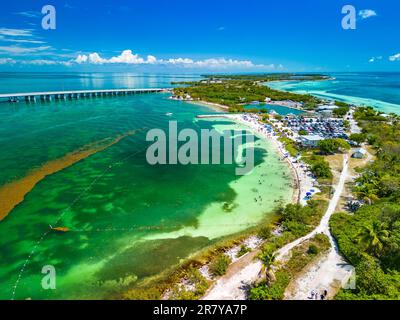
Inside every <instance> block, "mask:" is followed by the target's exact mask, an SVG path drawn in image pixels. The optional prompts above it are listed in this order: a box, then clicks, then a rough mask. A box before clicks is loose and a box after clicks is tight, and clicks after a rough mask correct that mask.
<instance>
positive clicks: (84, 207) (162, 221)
mask: <svg viewBox="0 0 400 320" xmlns="http://www.w3.org/2000/svg"><path fill="white" fill-rule="evenodd" d="M48 76H49V75H45V78H46V77H48ZM86 76H87V75H86ZM35 77H39V80H38V82H39V84H36V82H35V81H36V80H34V79H35ZM35 77H34V78H32V79H31V80H30V87H27V86H26V88H25V89H27V90H30V91H36V90H42V89H43V87H44V84H43V83H45V81H46V79H43V78H42V76H39V75H35ZM105 77H106V78H107V79H108V80H107V81H108V84H107V88H108V87H109V85H110V84H111V83H113V82H118V81H120V80H118V79H119V77H120V75H118V76H117V77H118V79H117V80H116V79H114V80H113V78H112V76H110V75H105ZM61 78H62V77H61ZM78 79H79V80H74V81H72V80H68V81H71V84H70V85H71V87H70V88H77V89H79V88H90V86H89V87H86V86H82V87H79V86H78V83H81V79H80V78H78ZM24 81H26V82H28V80H26V79H25V78H24V80H23V82H24ZM54 81H55V80H54V79H53V78H52V80H51V81H49V87H51V88H52V89H55V90H58V89H59V84H55V83H53V82H54ZM60 81H61V82H62V81H63V80H60ZM146 81H148V80H143V79H141V80H140V81H139V82H141V85H142V84H143V83H146ZM5 82H6V81H5V80H4V79H3V80H2V82H1V83H2V86H1V91H3V92H4V91H5V90H7V89H8V88H7V87H5V84H4V83H5ZM50 82H51V84H50ZM56 82H57V81H56ZM166 82H167V80H165V78H164V77H162V78H161V80H160V82H157V81H156V80H154V81H153V80H152V83H153V85H154V86H157V87H158V86H162V85H163V84H167V83H166ZM10 83H13V85H12V86H10V88H17V87H18V85H17V83H18V81H17V80H15V79H14V80H10ZM125 85H126V86H127V87H128V84H127V83H125ZM148 85H149V86H150V84H148ZM41 88H42V89H41ZM23 91H25V90H23ZM167 98H168V95H167V94H143V95H135V96H124V97H114V98H111V97H110V98H102V99H81V100H74V101H58V102H52V103H37V104H25V103H23V102H21V103H15V104H9V103H2V104H1V105H0V144H1V148H2V152H1V153H0V188H1V186H4V185H6V184H7V183H10V182H13V181H19V180H20V179H24V177H26V176H27V175H28V174H29V173H30V172H32V170H33V171H35V170H40V169H41V168H43V167H46V164H47V163H49V161H53V160H57V159H62V158H63V157H64V156H65V155H67V154H69V153H71V152H73V151H76V150H80V149H81V148H82V147H83V146H87V145H91V144H93V143H94V142H98V141H103V140H104V139H115V137H118V136H120V135H123V134H125V133H127V132H131V131H132V130H137V131H136V133H135V134H133V135H129V136H127V137H125V138H124V139H122V140H121V141H119V142H118V143H116V144H114V145H112V146H110V147H108V148H106V149H104V150H102V151H100V152H98V153H96V154H94V155H91V156H89V157H87V158H85V159H84V160H81V161H79V162H77V163H75V164H73V165H71V166H69V167H66V168H65V169H63V170H61V171H59V172H57V173H54V174H52V175H50V176H47V177H46V178H44V179H43V180H41V181H40V182H39V183H38V184H37V185H36V186H35V187H34V188H33V189H32V190H31V191H30V192H29V193H28V194H27V195H26V196H25V199H24V201H23V202H22V203H20V204H19V205H18V206H17V207H16V208H15V209H14V210H12V211H11V212H10V213H9V214H8V216H7V217H6V218H5V219H4V220H2V221H0V261H1V265H0V284H1V285H0V299H11V298H15V299H26V298H32V299H100V298H109V297H113V296H115V295H116V296H118V295H119V294H120V293H121V292H124V291H126V290H128V289H129V288H134V287H136V286H137V285H138V284H139V283H140V282H141V281H143V280H146V279H148V278H149V277H152V276H155V275H158V274H160V273H161V272H163V271H165V270H167V269H169V268H171V267H173V266H175V265H177V264H179V263H180V262H181V261H183V259H186V258H187V257H189V256H190V255H191V254H193V253H195V252H197V251H198V250H200V249H202V248H204V247H206V246H208V245H210V244H212V243H214V242H215V241H218V239H220V238H221V237H224V236H226V235H230V234H234V233H236V232H239V231H242V230H244V229H246V228H248V227H250V226H253V225H255V224H257V223H258V222H259V221H260V220H262V219H263V218H265V217H266V216H267V215H268V213H269V212H270V211H271V210H272V209H273V208H274V207H276V205H277V202H278V201H283V202H288V201H290V200H291V196H292V192H291V190H292V189H291V186H290V171H289V169H288V168H287V166H286V164H285V162H283V161H282V160H281V159H280V157H279V156H278V154H277V152H276V150H275V148H274V147H273V145H271V144H270V143H269V142H268V141H263V140H260V139H256V143H255V148H254V151H255V165H256V166H255V169H254V170H253V172H252V173H251V174H250V175H247V176H243V177H241V176H236V174H235V169H236V166H235V165H189V166H183V165H165V166H150V165H149V164H148V163H147V161H146V158H145V152H146V149H147V147H148V146H149V144H150V143H149V142H146V141H145V135H146V132H147V130H149V129H151V128H161V129H164V130H167V128H168V123H169V121H170V120H176V121H177V122H178V128H191V129H194V130H196V131H197V132H199V131H200V130H201V129H212V128H214V129H216V130H220V131H222V130H231V129H244V127H242V126H241V125H238V124H235V123H232V122H230V121H227V120H218V119H217V120H213V121H209V120H199V119H197V118H196V115H199V114H205V113H207V114H210V113H214V112H215V111H213V110H211V109H208V108H205V107H204V106H198V105H194V104H190V103H184V102H178V101H172V100H169V99H167ZM167 113H172V115H171V116H168V115H167ZM49 225H53V226H55V227H68V228H69V232H66V233H58V232H55V231H51V230H50V228H49ZM46 265H52V266H54V267H55V268H56V272H57V289H56V290H43V289H42V287H41V279H42V277H43V275H42V274H41V270H42V268H43V266H46Z"/></svg>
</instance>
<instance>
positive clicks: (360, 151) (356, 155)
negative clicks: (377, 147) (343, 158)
mask: <svg viewBox="0 0 400 320" xmlns="http://www.w3.org/2000/svg"><path fill="white" fill-rule="evenodd" d="M366 155H367V151H366V150H365V149H363V148H358V149H356V150H355V151H354V153H353V154H352V157H353V158H356V159H363V158H364V157H365V156H366Z"/></svg>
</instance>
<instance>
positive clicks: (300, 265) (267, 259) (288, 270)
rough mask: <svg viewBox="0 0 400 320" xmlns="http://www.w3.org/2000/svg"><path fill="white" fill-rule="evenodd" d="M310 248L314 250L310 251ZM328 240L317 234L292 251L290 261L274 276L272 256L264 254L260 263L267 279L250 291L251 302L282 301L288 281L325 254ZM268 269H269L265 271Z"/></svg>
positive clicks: (268, 253) (267, 253)
mask: <svg viewBox="0 0 400 320" xmlns="http://www.w3.org/2000/svg"><path fill="white" fill-rule="evenodd" d="M310 248H315V249H313V250H311V252H310ZM328 249H329V239H328V237H327V236H326V235H323V234H318V235H316V236H315V237H314V238H313V239H311V240H309V241H307V242H306V243H304V244H302V245H301V246H298V247H296V248H294V249H293V250H292V256H291V258H290V260H289V261H288V262H287V263H286V264H285V265H284V266H283V267H282V268H280V269H279V270H278V271H277V272H276V274H274V273H273V272H272V271H271V269H272V268H271V267H270V266H271V265H274V260H275V259H274V256H273V254H272V255H271V253H270V252H266V253H265V254H264V256H262V257H261V261H263V264H265V265H266V267H265V269H266V270H269V271H268V277H266V278H265V279H264V280H263V281H261V282H260V283H258V284H257V285H256V286H254V287H253V288H252V289H251V290H250V299H251V300H282V299H283V297H284V293H285V290H286V288H287V286H288V285H289V283H290V281H291V280H292V279H294V278H295V277H296V275H297V274H298V273H299V272H301V271H302V270H303V269H304V268H305V267H306V266H307V265H308V264H310V263H311V262H313V261H314V260H315V259H316V258H317V256H318V254H322V253H325V252H327V250H328ZM267 267H269V269H267Z"/></svg>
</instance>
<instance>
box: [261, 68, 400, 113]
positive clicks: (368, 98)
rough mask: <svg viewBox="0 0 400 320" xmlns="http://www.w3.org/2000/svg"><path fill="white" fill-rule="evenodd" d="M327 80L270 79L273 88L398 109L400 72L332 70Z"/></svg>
mask: <svg viewBox="0 0 400 320" xmlns="http://www.w3.org/2000/svg"><path fill="white" fill-rule="evenodd" d="M330 76H332V77H333V78H334V80H329V81H281V82H270V83H268V86H270V87H271V88H273V89H278V90H286V91H291V92H298V93H309V94H313V95H315V96H317V97H320V98H328V99H336V100H340V101H344V102H348V103H352V104H356V105H368V106H372V107H375V108H377V109H378V110H380V111H382V112H387V113H390V112H394V113H400V73H398V72H393V73H390V72H373V73H332V74H330Z"/></svg>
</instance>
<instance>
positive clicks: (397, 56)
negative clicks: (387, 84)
mask: <svg viewBox="0 0 400 320" xmlns="http://www.w3.org/2000/svg"><path fill="white" fill-rule="evenodd" d="M389 60H390V61H399V60H400V53H396V54H394V55H392V56H390V57H389Z"/></svg>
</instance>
